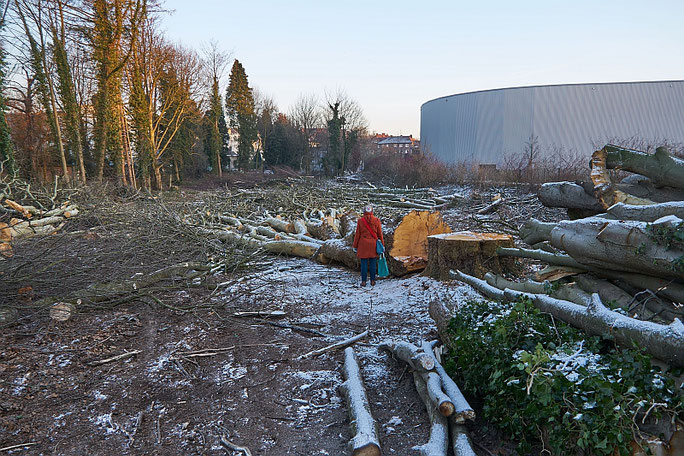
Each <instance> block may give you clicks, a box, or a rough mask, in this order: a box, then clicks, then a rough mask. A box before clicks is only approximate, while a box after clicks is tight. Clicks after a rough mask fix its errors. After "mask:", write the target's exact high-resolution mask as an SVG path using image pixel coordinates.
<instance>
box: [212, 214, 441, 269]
mask: <svg viewBox="0 0 684 456" xmlns="http://www.w3.org/2000/svg"><path fill="white" fill-rule="evenodd" d="M359 217H360V215H359V214H358V213H357V212H354V211H351V210H345V209H344V208H342V209H336V208H329V209H327V210H325V211H324V210H305V211H303V212H302V213H301V214H300V216H299V217H298V218H291V219H288V218H286V217H285V216H284V215H282V214H281V215H278V216H273V215H271V214H270V213H268V212H266V213H265V214H264V215H263V216H261V217H257V216H252V217H251V218H246V217H238V216H236V215H234V214H220V215H216V216H214V217H212V218H211V219H210V221H209V222H208V223H205V224H204V226H202V227H200V228H199V229H200V231H201V232H202V233H203V235H205V236H208V237H213V238H216V239H220V240H223V241H226V242H233V243H239V244H245V245H249V246H252V247H257V248H262V249H263V250H265V251H267V252H270V253H273V254H279V255H287V256H297V257H302V258H308V259H312V260H315V261H318V262H319V263H323V264H329V263H338V264H343V265H345V266H347V267H349V268H352V269H358V268H359V260H358V258H357V257H356V251H355V250H354V249H353V247H352V244H353V241H354V235H355V233H356V224H357V220H358V219H359ZM449 232H451V229H450V228H449V226H448V225H447V224H446V223H445V222H444V221H443V220H442V217H441V214H440V213H439V212H429V211H417V210H412V211H410V212H408V213H407V214H405V215H401V216H398V217H397V218H396V219H395V220H393V221H389V223H386V224H384V225H383V235H384V237H385V249H386V251H387V255H386V258H387V260H388V267H389V270H390V273H391V274H392V275H394V276H402V275H405V274H408V273H411V272H417V271H421V270H423V269H424V268H425V266H426V265H427V263H428V236H431V235H434V234H440V233H449Z"/></svg>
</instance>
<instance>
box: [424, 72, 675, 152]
mask: <svg viewBox="0 0 684 456" xmlns="http://www.w3.org/2000/svg"><path fill="white" fill-rule="evenodd" d="M531 137H536V138H537V140H538V143H539V145H540V146H541V148H542V150H543V151H544V150H552V149H554V148H557V147H563V148H564V149H566V150H574V151H577V152H581V153H584V152H586V154H587V156H589V155H591V153H592V152H593V150H594V148H595V146H596V145H603V144H605V143H607V142H610V141H613V140H615V139H616V138H617V139H623V140H629V139H634V138H638V139H640V140H644V141H648V142H659V141H664V140H667V141H668V142H670V143H678V144H681V143H684V81H657V82H624V83H607V84H568V85H556V86H534V87H516V88H510V89H496V90H486V91H482V92H471V93H464V94H459V95H451V96H447V97H442V98H437V99H435V100H431V101H428V102H426V103H425V104H423V106H421V108H420V141H421V148H422V149H423V150H424V151H426V152H430V153H432V154H434V155H435V156H437V157H438V158H440V159H442V160H444V161H445V162H447V163H458V162H463V161H467V162H476V163H501V162H502V159H503V157H504V156H505V155H506V154H510V153H518V152H521V151H522V149H523V148H524V147H525V143H527V142H528V141H529V140H530V138H531Z"/></svg>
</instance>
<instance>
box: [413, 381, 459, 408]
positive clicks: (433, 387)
mask: <svg viewBox="0 0 684 456" xmlns="http://www.w3.org/2000/svg"><path fill="white" fill-rule="evenodd" d="M420 376H421V377H422V378H423V381H424V382H425V386H426V388H427V393H428V397H429V398H430V401H431V402H432V406H433V407H434V408H436V409H437V410H439V413H441V414H442V416H445V417H449V416H451V415H452V414H453V413H454V411H455V410H456V407H455V406H454V403H453V402H452V401H451V399H450V398H449V396H447V395H446V393H444V391H442V380H441V379H440V376H439V374H438V373H437V372H435V371H430V372H420Z"/></svg>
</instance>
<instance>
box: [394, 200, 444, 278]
mask: <svg viewBox="0 0 684 456" xmlns="http://www.w3.org/2000/svg"><path fill="white" fill-rule="evenodd" d="M388 231H389V230H388ZM442 233H451V228H450V227H449V225H447V224H446V223H445V222H444V220H442V215H441V214H440V213H439V212H429V211H411V212H409V213H408V214H406V216H404V218H402V219H401V223H399V225H397V227H396V228H395V229H394V232H393V233H389V232H387V233H385V232H383V234H384V235H385V248H386V251H387V254H386V255H385V256H386V257H387V263H388V266H389V270H390V272H391V273H392V274H393V275H395V276H401V275H405V274H408V273H411V272H416V271H422V270H423V269H425V266H426V265H427V263H428V236H431V235H434V234H442Z"/></svg>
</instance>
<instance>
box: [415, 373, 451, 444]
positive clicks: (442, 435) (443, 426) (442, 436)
mask: <svg viewBox="0 0 684 456" xmlns="http://www.w3.org/2000/svg"><path fill="white" fill-rule="evenodd" d="M413 382H414V384H415V385H416V390H417V391H418V395H419V396H420V398H421V399H422V400H423V404H425V409H426V410H427V413H428V417H429V419H430V439H429V440H428V441H427V443H425V444H423V445H419V446H415V447H413V449H414V450H416V451H418V454H420V456H446V454H447V449H448V446H449V425H448V422H447V419H446V418H445V417H444V416H442V415H441V414H440V413H437V411H436V410H435V407H434V406H433V404H432V401H431V400H430V397H429V396H428V391H427V386H426V384H425V381H424V380H423V378H422V377H421V376H420V374H419V373H418V372H413Z"/></svg>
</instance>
